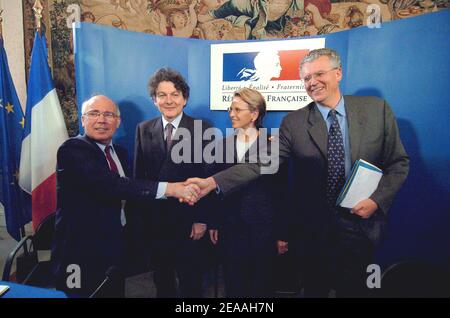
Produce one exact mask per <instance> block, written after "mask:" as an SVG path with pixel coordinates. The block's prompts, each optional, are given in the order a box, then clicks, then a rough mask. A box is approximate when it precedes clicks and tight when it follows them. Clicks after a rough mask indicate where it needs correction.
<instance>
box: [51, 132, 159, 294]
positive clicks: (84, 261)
mask: <svg viewBox="0 0 450 318" xmlns="http://www.w3.org/2000/svg"><path fill="white" fill-rule="evenodd" d="M114 149H115V151H116V153H117V155H118V157H119V159H120V162H121V164H122V167H123V169H124V171H125V173H126V174H128V172H129V168H128V164H127V160H126V158H127V154H126V151H125V150H124V149H123V148H121V147H119V146H117V145H114ZM57 165H58V167H57V195H58V212H57V216H56V229H55V230H56V233H55V242H54V247H53V252H52V261H53V264H54V270H55V273H56V275H57V278H58V279H59V280H60V281H61V282H62V283H63V285H64V281H65V278H66V277H67V275H68V274H67V273H66V268H67V265H68V264H78V265H80V268H81V277H82V283H83V284H84V285H83V286H82V291H83V292H87V293H89V292H91V291H92V288H95V287H97V286H98V284H99V283H100V282H101V281H102V280H103V279H104V277H105V271H106V270H107V269H108V267H110V266H112V265H115V266H122V265H123V256H124V237H123V227H122V225H121V221H120V213H121V206H122V203H121V200H131V199H136V200H137V199H139V200H144V201H145V202H150V201H152V200H153V199H154V198H155V196H156V188H157V183H155V182H150V181H146V182H142V181H140V182H136V181H132V180H131V179H129V178H121V177H119V175H118V174H116V173H113V172H111V171H110V168H109V165H108V162H107V160H106V157H105V155H104V153H103V152H102V150H101V149H100V148H99V147H98V146H97V145H96V144H95V142H94V141H93V140H91V139H90V138H89V137H87V136H77V137H74V138H70V139H69V140H67V141H66V142H64V143H63V144H62V145H61V147H60V148H59V149H58V154H57Z"/></svg>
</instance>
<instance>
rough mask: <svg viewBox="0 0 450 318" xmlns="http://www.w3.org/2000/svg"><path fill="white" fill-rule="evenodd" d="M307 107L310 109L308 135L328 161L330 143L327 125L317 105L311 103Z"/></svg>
mask: <svg viewBox="0 0 450 318" xmlns="http://www.w3.org/2000/svg"><path fill="white" fill-rule="evenodd" d="M307 107H309V116H308V128H307V130H308V133H309V134H310V136H311V138H312V139H313V141H314V143H315V144H316V146H317V147H318V148H319V149H320V152H321V153H322V155H323V156H324V157H325V159H326V158H327V142H328V133H327V125H326V123H325V121H324V120H323V117H322V115H321V114H320V112H319V110H318V109H317V108H316V105H315V103H311V104H309V105H308V106H307Z"/></svg>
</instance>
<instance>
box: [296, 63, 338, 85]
mask: <svg viewBox="0 0 450 318" xmlns="http://www.w3.org/2000/svg"><path fill="white" fill-rule="evenodd" d="M337 69H338V67H334V68H332V69H331V70H328V71H319V72H317V73H313V74H311V75H308V76H305V77H304V78H303V81H304V82H305V84H307V83H309V82H311V81H312V79H313V78H314V79H316V80H318V81H320V80H321V79H323V77H324V76H325V74H326V73H328V72H331V71H333V70H337Z"/></svg>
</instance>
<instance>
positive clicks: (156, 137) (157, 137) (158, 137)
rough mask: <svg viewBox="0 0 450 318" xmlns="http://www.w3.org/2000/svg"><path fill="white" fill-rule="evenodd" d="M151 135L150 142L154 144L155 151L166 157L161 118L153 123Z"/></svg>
mask: <svg viewBox="0 0 450 318" xmlns="http://www.w3.org/2000/svg"><path fill="white" fill-rule="evenodd" d="M151 134H152V140H153V142H154V143H155V144H156V147H155V149H158V150H159V151H158V153H160V154H163V155H166V152H167V151H166V141H165V140H164V127H163V123H162V118H161V117H160V118H159V119H158V120H156V121H155V125H154V126H153V129H152V131H151ZM152 148H153V147H152Z"/></svg>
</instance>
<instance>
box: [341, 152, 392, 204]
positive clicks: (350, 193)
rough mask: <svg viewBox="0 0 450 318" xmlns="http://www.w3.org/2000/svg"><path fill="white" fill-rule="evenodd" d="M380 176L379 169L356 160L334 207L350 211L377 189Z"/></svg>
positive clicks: (381, 173) (381, 172)
mask: <svg viewBox="0 0 450 318" xmlns="http://www.w3.org/2000/svg"><path fill="white" fill-rule="evenodd" d="M382 176H383V171H381V169H380V168H378V167H376V166H374V165H373V164H371V163H369V162H367V161H365V160H362V159H359V160H357V161H356V162H355V164H354V165H353V168H352V171H351V172H350V176H349V177H348V179H347V181H346V182H345V184H344V187H343V188H342V191H341V193H340V195H339V197H338V198H337V201H336V205H339V206H341V207H343V208H349V209H351V208H353V207H354V206H355V205H356V204H357V203H359V202H360V201H362V200H365V199H367V198H369V197H370V196H371V195H372V193H374V192H375V190H376V189H377V187H378V183H379V182H380V179H381V177H382Z"/></svg>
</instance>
